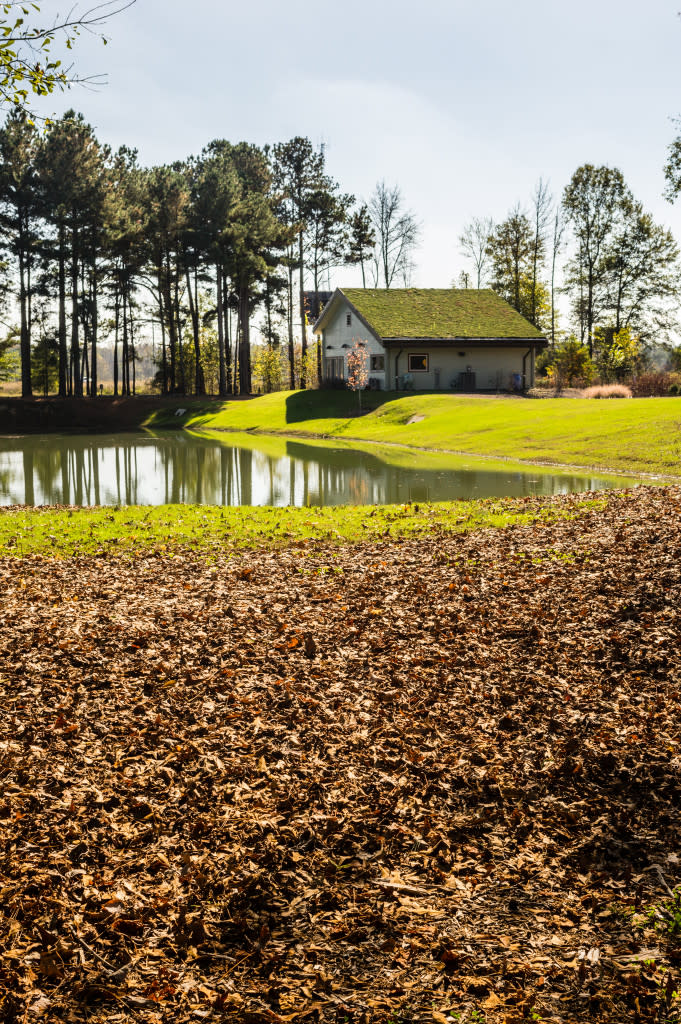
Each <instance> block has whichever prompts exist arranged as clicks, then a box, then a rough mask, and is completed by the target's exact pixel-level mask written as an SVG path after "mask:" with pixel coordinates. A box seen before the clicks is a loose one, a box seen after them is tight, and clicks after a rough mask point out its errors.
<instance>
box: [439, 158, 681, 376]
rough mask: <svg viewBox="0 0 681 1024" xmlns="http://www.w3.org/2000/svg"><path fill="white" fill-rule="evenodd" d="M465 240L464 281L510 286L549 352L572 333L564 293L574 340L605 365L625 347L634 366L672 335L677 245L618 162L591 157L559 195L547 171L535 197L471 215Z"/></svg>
mask: <svg viewBox="0 0 681 1024" xmlns="http://www.w3.org/2000/svg"><path fill="white" fill-rule="evenodd" d="M679 152H680V153H681V145H680V146H679ZM679 166H681V157H680V158H679ZM671 175H672V172H671V170H670V171H668V180H671ZM677 176H678V171H677ZM678 180H681V176H678V179H677V183H676V189H677V191H678V190H679V186H678ZM459 243H460V247H461V252H462V254H463V255H464V257H465V258H466V259H467V262H468V266H469V268H470V271H469V272H466V271H464V272H463V274H462V275H460V278H459V282H458V283H459V284H463V285H464V286H467V285H469V284H470V283H471V282H474V286H475V287H477V288H480V287H483V286H484V285H489V286H490V287H492V288H494V289H495V290H496V291H498V292H499V293H500V294H501V295H503V297H504V298H505V299H506V300H507V301H508V302H509V303H510V304H511V305H512V306H513V307H514V308H515V309H517V310H518V311H519V312H521V313H522V314H523V315H524V316H525V317H527V319H528V320H530V321H531V323H533V324H534V325H535V326H536V327H538V328H539V329H540V330H542V331H543V332H544V333H545V334H546V336H547V337H548V339H549V342H550V347H549V352H548V354H547V358H548V359H551V358H552V357H553V353H554V352H555V349H556V346H557V345H558V342H559V341H562V342H563V343H565V333H566V332H565V331H564V330H563V329H562V327H561V326H560V325H559V321H560V317H559V306H560V305H561V303H560V301H559V300H560V297H561V296H565V297H566V298H567V300H568V303H569V315H568V324H569V327H570V328H572V329H573V332H574V334H573V336H572V338H571V339H570V340H569V345H570V346H571V347H572V350H576V349H575V346H576V345H577V346H578V347H582V348H583V349H584V353H585V354H586V355H588V357H589V359H596V360H597V361H599V362H600V365H601V367H602V368H605V367H606V364H607V362H608V360H610V361H612V360H613V359H614V358H616V356H617V357H618V358H621V359H623V360H624V362H623V363H622V366H623V367H624V365H625V363H626V365H627V367H628V368H629V369H631V363H632V357H633V356H634V355H635V354H638V357H639V360H640V359H641V358H642V357H644V356H645V352H646V350H649V349H650V348H651V347H653V346H663V347H664V345H665V344H666V345H667V346H668V347H671V345H672V343H673V333H674V331H675V330H676V329H677V328H678V309H679V299H680V297H681V293H680V282H679V274H680V269H681V268H680V267H679V248H678V245H677V243H676V241H675V239H674V237H673V235H672V233H671V231H669V230H668V229H666V228H664V227H662V226H661V225H659V224H656V223H655V222H654V220H653V218H652V216H651V215H650V214H649V213H648V212H646V211H645V210H644V208H643V206H642V204H641V203H640V202H639V201H638V200H636V199H635V197H634V195H633V194H632V192H631V189H630V188H629V187H628V186H627V184H626V182H625V180H624V176H623V175H622V173H621V171H619V170H618V169H617V168H613V167H607V166H601V167H597V166H594V165H592V164H584V165H583V166H581V167H579V168H578V169H577V170H576V171H575V173H574V174H573V175H572V178H571V179H570V181H569V183H568V184H567V186H566V187H565V189H564V191H563V193H562V195H561V196H560V197H558V198H556V197H554V196H553V195H552V194H551V192H550V189H549V187H548V185H547V183H546V182H545V181H544V180H542V179H540V180H539V181H538V183H537V185H536V186H535V188H534V191H533V193H532V195H531V197H530V199H529V201H528V202H527V203H526V204H524V205H523V204H517V205H516V206H514V207H513V209H511V210H510V211H509V213H508V215H507V217H506V218H505V219H504V220H503V221H501V222H499V223H495V222H494V221H493V220H492V219H491V218H489V217H474V218H472V219H471V220H470V222H469V223H468V224H467V225H466V227H465V229H464V231H463V232H462V234H461V236H460V238H459Z"/></svg>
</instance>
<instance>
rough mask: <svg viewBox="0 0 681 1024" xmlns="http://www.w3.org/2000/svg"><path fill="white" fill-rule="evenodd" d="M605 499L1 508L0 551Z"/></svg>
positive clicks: (164, 542) (213, 538) (110, 551)
mask: <svg viewBox="0 0 681 1024" xmlns="http://www.w3.org/2000/svg"><path fill="white" fill-rule="evenodd" d="M606 506H607V499H606V498H605V497H603V498H596V499H594V498H584V499H583V500H579V499H575V500H573V501H571V502H570V503H569V504H566V503H562V504H561V503H558V502H557V503H555V504H550V503H547V504H542V503H541V502H540V501H539V500H538V499H501V500H490V499H488V500H482V501H462V502H439V503H433V504H407V505H364V506H361V505H360V506H343V507H337V508H316V507H315V508H291V507H289V508H271V507H240V508H222V507H217V506H212V505H159V506H139V505H136V506H130V507H125V508H74V509H70V508H54V509H50V508H36V509H25V508H21V509H17V508H8V509H2V510H0V555H5V556H6V555H10V556H18V557H25V556H35V555H40V556H42V557H50V558H69V557H74V556H102V557H103V556H110V555H120V556H128V557H130V556H134V555H137V554H148V553H150V552H154V553H156V554H158V555H162V556H165V557H172V555H173V552H174V551H176V550H182V551H186V550H187V549H197V550H199V551H203V552H204V553H206V554H210V553H211V552H213V553H215V552H221V553H224V552H238V551H239V550H243V549H247V548H270V549H272V548H279V547H286V546H290V545H300V546H302V547H307V546H308V545H314V543H315V542H324V543H329V542H330V543H332V544H333V543H338V544H342V543H354V542H358V541H377V540H380V539H391V540H397V539H400V538H409V537H428V536H432V535H433V534H437V533H439V532H441V531H454V532H463V531H466V530H477V529H482V528H483V527H497V528H499V527H505V526H511V525H514V524H522V523H529V522H536V523H545V524H549V523H552V522H555V521H556V520H558V519H565V518H574V517H578V516H581V515H585V514H588V513H589V512H590V511H592V510H595V509H597V510H602V509H603V508H605V507H606Z"/></svg>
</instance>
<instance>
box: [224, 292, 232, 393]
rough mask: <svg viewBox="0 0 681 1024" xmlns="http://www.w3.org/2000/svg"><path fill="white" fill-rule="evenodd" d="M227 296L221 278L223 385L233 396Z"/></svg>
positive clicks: (230, 320) (230, 317) (229, 317)
mask: <svg viewBox="0 0 681 1024" xmlns="http://www.w3.org/2000/svg"><path fill="white" fill-rule="evenodd" d="M228 300H229V296H228V292H227V279H226V277H224V275H223V278H222V316H223V321H224V325H225V364H226V365H225V378H226V379H225V384H226V386H227V394H229V395H233V394H234V384H233V377H232V341H231V324H232V314H231V312H230V308H229V301H228Z"/></svg>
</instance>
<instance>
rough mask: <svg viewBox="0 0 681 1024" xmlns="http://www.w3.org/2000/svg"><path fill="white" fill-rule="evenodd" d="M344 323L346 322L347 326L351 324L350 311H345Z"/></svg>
mask: <svg viewBox="0 0 681 1024" xmlns="http://www.w3.org/2000/svg"><path fill="white" fill-rule="evenodd" d="M345 323H346V325H347V326H348V327H349V326H350V325H351V323H352V314H351V313H346V314H345Z"/></svg>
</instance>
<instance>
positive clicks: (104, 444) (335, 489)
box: [0, 431, 617, 506]
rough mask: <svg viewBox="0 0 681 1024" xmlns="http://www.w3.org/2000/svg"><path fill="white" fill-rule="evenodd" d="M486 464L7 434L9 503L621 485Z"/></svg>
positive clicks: (171, 437) (354, 496)
mask: <svg viewBox="0 0 681 1024" xmlns="http://www.w3.org/2000/svg"><path fill="white" fill-rule="evenodd" d="M259 443H260V446H258V445H259ZM474 461H475V460H470V462H474ZM485 467H486V463H485V462H484V461H482V460H481V461H479V462H477V464H476V465H475V468H469V466H467V467H465V468H458V466H457V467H454V468H452V469H446V468H437V469H431V468H426V469H418V468H405V467H401V466H395V465H393V464H391V463H389V462H387V461H385V460H384V459H382V458H380V457H379V456H378V455H376V454H374V453H373V452H371V451H366V450H356V449H351V448H343V447H333V446H323V445H313V444H305V443H304V442H300V441H285V440H283V439H276V440H275V439H272V438H263V439H261V441H260V442H259V439H257V438H254V437H251V436H249V437H248V439H247V441H245V442H244V441H243V440H242V441H241V443H239V440H238V439H237V438H234V437H229V438H226V439H225V440H222V439H221V440H214V439H213V438H208V437H201V436H197V435H195V434H187V433H182V432H179V431H178V432H173V433H167V434H163V435H160V436H159V435H151V434H147V433H139V434H117V435H108V436H92V435H90V436H87V437H82V436H71V435H69V436H65V435H58V436H57V435H51V436H45V435H41V436H29V437H21V438H4V439H1V440H0V504H3V505H21V504H26V505H161V504H179V503H191V504H211V505H273V506H285V505H298V506H304V505H349V504H350V505H373V504H398V503H402V502H407V501H449V500H455V499H464V498H488V497H501V496H509V497H522V496H525V495H531V494H557V493H564V492H567V491H584V490H593V489H598V488H601V487H607V486H616V485H617V481H614V480H604V479H600V478H596V477H592V476H579V475H565V474H554V473H542V474H539V473H538V472H536V471H533V470H530V471H529V472H522V471H518V470H517V469H516V468H515V467H509V469H508V471H506V470H501V471H498V470H496V471H490V470H487V469H486V468H485Z"/></svg>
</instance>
